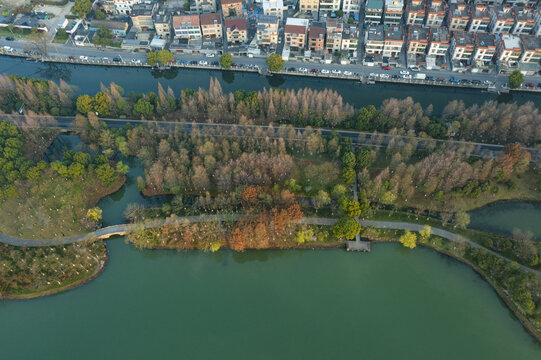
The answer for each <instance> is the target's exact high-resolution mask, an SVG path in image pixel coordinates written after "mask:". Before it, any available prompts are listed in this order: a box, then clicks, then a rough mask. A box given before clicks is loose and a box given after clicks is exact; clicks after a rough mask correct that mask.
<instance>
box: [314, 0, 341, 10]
mask: <svg viewBox="0 0 541 360" xmlns="http://www.w3.org/2000/svg"><path fill="white" fill-rule="evenodd" d="M340 2H341V0H319V11H338V10H340Z"/></svg>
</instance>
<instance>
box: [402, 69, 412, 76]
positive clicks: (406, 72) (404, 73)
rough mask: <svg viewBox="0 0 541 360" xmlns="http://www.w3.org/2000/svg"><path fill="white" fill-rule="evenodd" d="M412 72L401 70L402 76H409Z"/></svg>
mask: <svg viewBox="0 0 541 360" xmlns="http://www.w3.org/2000/svg"><path fill="white" fill-rule="evenodd" d="M409 74H410V72H409V71H408V70H400V75H409Z"/></svg>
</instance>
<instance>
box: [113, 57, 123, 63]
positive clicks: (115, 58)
mask: <svg viewBox="0 0 541 360" xmlns="http://www.w3.org/2000/svg"><path fill="white" fill-rule="evenodd" d="M113 61H114V62H121V61H122V58H121V57H120V56H115V57H114V58H113Z"/></svg>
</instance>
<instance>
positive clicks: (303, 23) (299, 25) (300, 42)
mask: <svg viewBox="0 0 541 360" xmlns="http://www.w3.org/2000/svg"><path fill="white" fill-rule="evenodd" d="M308 24H309V21H308V19H297V18H287V22H286V25H285V27H284V36H285V44H286V45H289V48H290V49H291V50H293V51H300V50H304V48H305V46H306V35H307V33H308Z"/></svg>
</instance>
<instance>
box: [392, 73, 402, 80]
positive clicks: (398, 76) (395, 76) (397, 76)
mask: <svg viewBox="0 0 541 360" xmlns="http://www.w3.org/2000/svg"><path fill="white" fill-rule="evenodd" d="M391 79H400V75H396V74H395V75H391Z"/></svg>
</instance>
